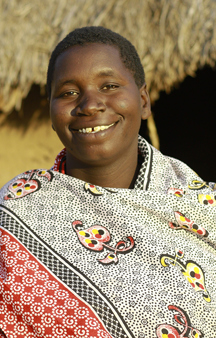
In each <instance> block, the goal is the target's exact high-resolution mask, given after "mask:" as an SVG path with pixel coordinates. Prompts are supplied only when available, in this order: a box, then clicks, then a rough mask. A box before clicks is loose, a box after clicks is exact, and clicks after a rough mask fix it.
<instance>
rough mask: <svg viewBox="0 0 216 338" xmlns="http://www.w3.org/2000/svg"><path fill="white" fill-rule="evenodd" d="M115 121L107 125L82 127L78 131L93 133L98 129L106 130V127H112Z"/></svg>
mask: <svg viewBox="0 0 216 338" xmlns="http://www.w3.org/2000/svg"><path fill="white" fill-rule="evenodd" d="M114 124H115V123H112V124H110V125H108V126H96V127H93V128H82V129H79V133H84V134H85V133H86V134H90V133H91V134H95V133H98V132H99V131H101V130H106V129H109V128H110V127H112V126H113V125H114Z"/></svg>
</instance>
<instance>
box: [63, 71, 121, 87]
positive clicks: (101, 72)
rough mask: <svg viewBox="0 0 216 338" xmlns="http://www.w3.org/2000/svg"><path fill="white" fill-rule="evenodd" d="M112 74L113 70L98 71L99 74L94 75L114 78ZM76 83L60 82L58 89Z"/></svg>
mask: <svg viewBox="0 0 216 338" xmlns="http://www.w3.org/2000/svg"><path fill="white" fill-rule="evenodd" d="M114 75H115V74H114V72H113V70H111V69H107V70H102V71H100V72H99V73H97V74H96V76H97V77H109V76H114ZM75 83H76V81H75V80H74V79H70V80H64V79H63V80H61V81H60V82H59V83H58V86H57V87H58V88H60V87H62V86H64V85H67V84H75Z"/></svg>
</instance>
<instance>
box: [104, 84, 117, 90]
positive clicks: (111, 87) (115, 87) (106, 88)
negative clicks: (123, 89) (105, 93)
mask: <svg viewBox="0 0 216 338" xmlns="http://www.w3.org/2000/svg"><path fill="white" fill-rule="evenodd" d="M118 87H119V86H118V85H115V84H107V85H105V86H103V87H102V90H115V89H117V88H118Z"/></svg>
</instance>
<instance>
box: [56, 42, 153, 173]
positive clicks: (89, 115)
mask: <svg viewBox="0 0 216 338" xmlns="http://www.w3.org/2000/svg"><path fill="white" fill-rule="evenodd" d="M50 115H51V120H52V124H53V127H54V129H55V130H56V132H57V134H58V136H59V138H60V140H61V141H62V143H63V144H64V146H65V147H66V149H67V156H69V157H70V158H71V160H72V161H73V160H75V161H76V163H77V161H78V162H80V163H82V165H84V166H86V167H88V166H92V165H96V166H103V165H108V164H110V163H112V162H115V161H116V160H117V159H119V158H120V157H122V158H123V157H124V156H130V154H132V153H133V154H134V152H136V153H137V135H138V132H139V128H140V123H141V118H142V119H146V118H147V117H148V116H149V115H150V108H149V98H148V93H147V91H146V89H145V86H143V87H142V88H140V89H139V88H138V87H137V85H136V83H135V81H134V77H133V75H132V74H131V72H130V71H129V70H128V69H126V68H125V66H124V64H123V62H122V60H121V58H120V55H119V51H118V49H117V48H115V47H113V46H110V45H104V44H98V43H91V44H89V45H84V46H78V45H77V46H74V47H71V48H69V49H67V50H66V51H65V52H63V53H62V54H61V55H60V56H59V57H58V58H57V60H56V65H55V71H54V76H53V81H52V86H51V98H50Z"/></svg>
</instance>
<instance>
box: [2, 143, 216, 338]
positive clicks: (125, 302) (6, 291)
mask: <svg viewBox="0 0 216 338" xmlns="http://www.w3.org/2000/svg"><path fill="white" fill-rule="evenodd" d="M139 152H140V153H141V154H142V156H143V163H142V166H141V169H140V173H139V176H138V178H137V181H136V183H135V186H134V189H116V188H102V187H99V186H94V185H92V184H89V183H88V182H83V181H81V180H79V179H75V178H73V177H70V176H68V175H65V174H63V173H62V172H59V171H58V169H56V168H57V167H58V165H57V164H58V162H60V161H61V158H62V156H63V155H64V152H62V153H61V154H60V155H59V157H58V158H57V160H56V162H55V167H53V168H52V170H42V169H40V170H31V171H28V172H25V173H23V174H21V175H18V176H17V177H16V178H14V179H13V180H12V181H10V182H9V183H8V184H6V185H5V186H4V187H3V188H2V189H1V191H0V196H1V197H0V225H1V227H0V248H1V251H0V336H1V337H7V338H23V337H24V338H30V337H44V338H55V337H58V338H111V337H113V338H127V337H129V338H132V337H134V338H157V337H158V338H177V337H181V338H183V337H188V338H200V337H205V338H213V337H216V311H215V309H216V251H215V248H216V186H215V184H214V183H211V182H204V181H203V180H202V179H201V178H199V177H198V176H197V175H196V174H195V173H194V172H193V171H192V170H191V169H190V168H188V167H187V166H186V165H185V164H184V163H182V162H180V161H178V160H176V159H173V158H169V157H166V156H163V155H162V154H161V153H160V152H159V151H157V150H156V149H154V148H153V147H152V146H150V145H149V144H148V143H147V142H146V141H145V140H144V139H143V138H141V137H139ZM53 169H55V170H53Z"/></svg>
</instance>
